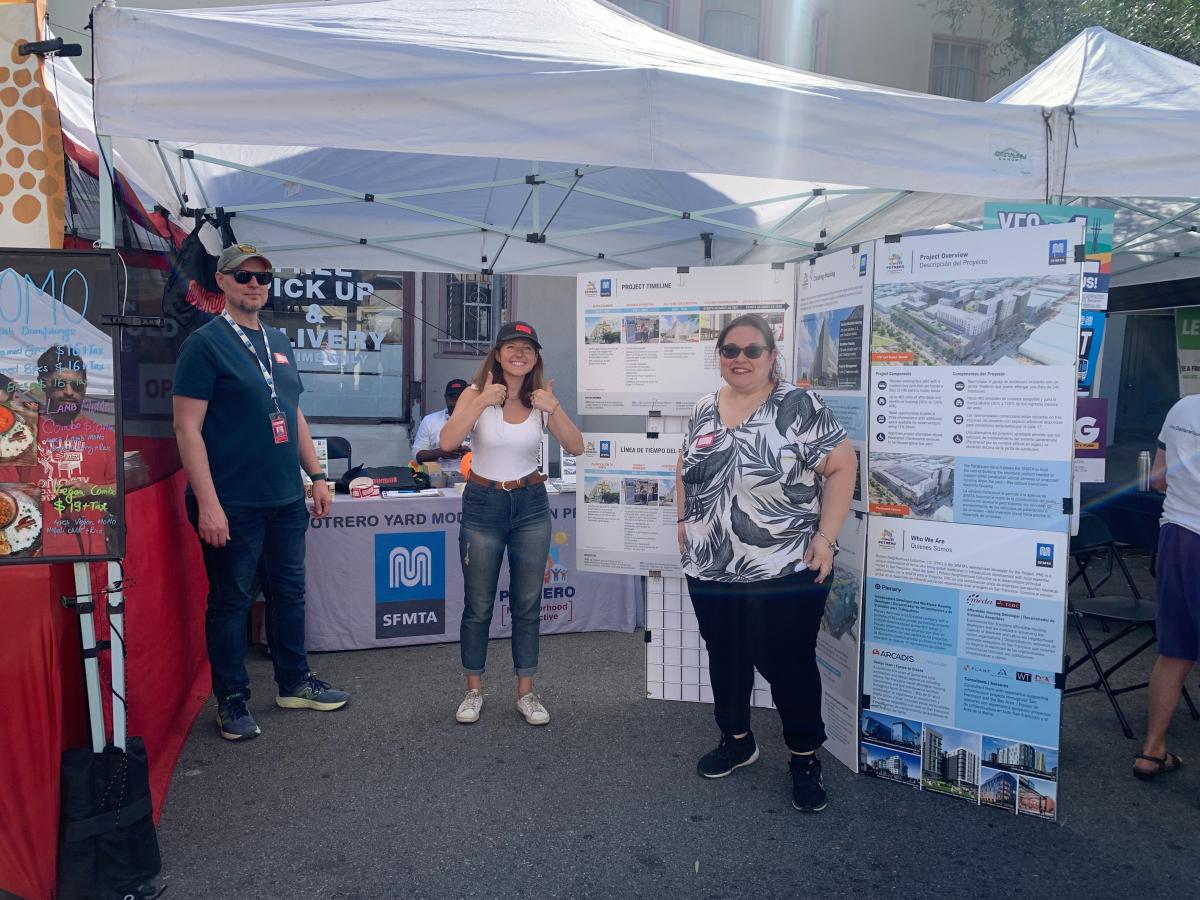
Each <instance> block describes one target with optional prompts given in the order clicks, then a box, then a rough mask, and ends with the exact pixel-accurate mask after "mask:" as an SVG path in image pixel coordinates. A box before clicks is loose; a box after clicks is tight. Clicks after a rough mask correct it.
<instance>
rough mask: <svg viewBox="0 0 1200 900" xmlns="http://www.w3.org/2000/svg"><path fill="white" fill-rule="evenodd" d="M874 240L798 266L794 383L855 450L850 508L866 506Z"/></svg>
mask: <svg viewBox="0 0 1200 900" xmlns="http://www.w3.org/2000/svg"><path fill="white" fill-rule="evenodd" d="M873 249H874V245H873V244H863V245H862V246H861V247H860V248H859V249H857V250H855V249H853V248H847V249H845V250H842V251H840V252H838V253H832V254H830V255H829V256H822V257H819V258H817V259H814V260H813V261H812V262H811V263H801V264H800V265H799V266H798V267H797V275H796V278H797V292H796V338H795V347H796V351H795V356H794V359H793V364H792V372H793V378H794V379H795V382H796V384H798V385H800V386H801V387H805V388H809V389H811V390H812V391H814V392H815V393H816V394H818V395H819V396H820V398H821V401H822V402H823V403H824V404H825V405H826V406H827V407H829V410H830V411H831V412H832V413H833V414H834V416H835V417H836V418H837V420H838V422H839V423H840V424H841V426H842V427H843V428H844V429H846V433H847V435H849V437H850V443H851V444H853V445H854V450H855V452H856V453H857V454H858V467H859V472H858V478H857V479H856V481H855V484H854V500H853V502H852V504H851V508H852V509H854V510H857V511H863V510H866V508H867V502H866V497H865V495H864V493H863V490H864V486H865V485H866V483H867V477H866V476H867V387H868V384H867V382H868V374H869V363H868V357H867V354H868V350H869V348H870V334H871V314H870V309H871V293H872V287H873V285H874V275H875V272H874V265H873V262H872V258H871V257H872V252H873Z"/></svg>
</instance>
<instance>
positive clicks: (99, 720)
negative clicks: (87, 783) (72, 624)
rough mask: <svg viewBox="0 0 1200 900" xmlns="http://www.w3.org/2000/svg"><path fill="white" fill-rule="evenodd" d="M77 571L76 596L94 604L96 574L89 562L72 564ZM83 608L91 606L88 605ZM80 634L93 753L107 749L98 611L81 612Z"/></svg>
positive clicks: (79, 599)
mask: <svg viewBox="0 0 1200 900" xmlns="http://www.w3.org/2000/svg"><path fill="white" fill-rule="evenodd" d="M72 569H73V570H74V573H75V597H76V600H77V601H78V602H80V603H91V602H92V600H93V598H92V574H91V567H90V566H89V564H88V563H85V562H77V563H74V564H72ZM83 609H85V610H86V609H88V607H87V606H84V607H83ZM79 637H80V641H81V643H82V644H83V673H84V676H85V681H86V683H87V701H88V728H89V730H90V731H91V736H92V752H93V753H102V752H104V744H105V738H104V707H103V706H101V705H100V660H99V659H97V658H96V620H95V616H94V613H92V612H81V613H80V614H79Z"/></svg>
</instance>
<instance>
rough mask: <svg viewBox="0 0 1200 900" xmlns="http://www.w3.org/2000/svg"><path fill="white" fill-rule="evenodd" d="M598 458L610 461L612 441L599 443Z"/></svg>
mask: <svg viewBox="0 0 1200 900" xmlns="http://www.w3.org/2000/svg"><path fill="white" fill-rule="evenodd" d="M600 458H601V459H612V441H601V442H600Z"/></svg>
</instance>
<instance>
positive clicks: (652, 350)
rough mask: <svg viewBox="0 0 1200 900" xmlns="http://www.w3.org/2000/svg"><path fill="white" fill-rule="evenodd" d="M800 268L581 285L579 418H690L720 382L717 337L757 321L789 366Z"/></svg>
mask: <svg viewBox="0 0 1200 900" xmlns="http://www.w3.org/2000/svg"><path fill="white" fill-rule="evenodd" d="M795 291H796V284H795V267H794V266H771V265H761V266H713V267H706V268H702V269H691V270H689V271H686V272H680V271H677V270H676V269H647V270H644V271H615V272H599V273H592V274H586V275H580V276H579V277H578V280H577V284H576V311H577V316H578V327H577V329H576V331H577V334H576V354H577V357H578V360H579V363H578V391H579V412H580V413H581V414H583V415H601V414H608V415H645V414H646V413H651V412H657V413H660V414H661V415H664V416H689V415H691V413H692V408H693V406H695V403H696V400H697V399H698V398H699V397H700V395H701V394H704V393H705V392H707V391H712V390H715V389H716V388H717V387H719V386H720V384H721V375H720V367H719V365H718V362H717V354H716V347H717V343H716V342H717V335H718V334H720V332H721V329H723V328H724V327H725V326H726V325H727V324H728V323H729V322H730V321H731V320H733V319H734V318H736V317H737V316H740V315H742V314H744V313H757V314H758V315H761V316H762V317H763V318H764V319H766V320H767V322H768V323H769V324H770V326H771V329H772V331H773V332H774V335H775V341H776V344H777V345H778V346H779V349H780V352H781V355H782V358H783V359H784V360H789V359H790V358H791V347H792V338H791V333H790V332H791V326H792V321H793V317H792V311H793V306H794V303H795Z"/></svg>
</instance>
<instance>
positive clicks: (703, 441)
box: [696, 434, 717, 450]
mask: <svg viewBox="0 0 1200 900" xmlns="http://www.w3.org/2000/svg"><path fill="white" fill-rule="evenodd" d="M716 439H717V436H716V435H715V434H702V435H700V437H698V438H696V449H697V450H703V449H704V448H705V447H711V446H712V442H713V441H715V440H716Z"/></svg>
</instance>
